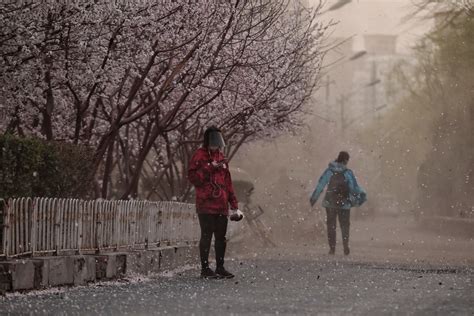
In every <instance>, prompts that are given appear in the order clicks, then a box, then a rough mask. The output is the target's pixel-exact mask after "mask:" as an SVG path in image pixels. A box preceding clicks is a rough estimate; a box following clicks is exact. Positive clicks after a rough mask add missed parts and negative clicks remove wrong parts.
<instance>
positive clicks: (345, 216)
mask: <svg viewBox="0 0 474 316" xmlns="http://www.w3.org/2000/svg"><path fill="white" fill-rule="evenodd" d="M337 217H339V224H340V225H341V232H342V244H343V245H344V249H346V248H349V228H350V225H351V210H344V209H339V208H326V220H327V226H328V242H329V248H331V250H333V249H335V248H336V221H337Z"/></svg>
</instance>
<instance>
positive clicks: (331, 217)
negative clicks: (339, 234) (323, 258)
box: [326, 208, 337, 255]
mask: <svg viewBox="0 0 474 316" xmlns="http://www.w3.org/2000/svg"><path fill="white" fill-rule="evenodd" d="M336 216H337V210H336V209H333V208H326V225H327V229H328V243H329V254H330V255H333V254H334V253H335V251H336Z"/></svg>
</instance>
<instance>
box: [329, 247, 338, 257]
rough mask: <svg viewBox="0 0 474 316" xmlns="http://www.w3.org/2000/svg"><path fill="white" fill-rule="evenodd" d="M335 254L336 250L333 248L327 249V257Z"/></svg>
mask: <svg viewBox="0 0 474 316" xmlns="http://www.w3.org/2000/svg"><path fill="white" fill-rule="evenodd" d="M335 253H336V249H334V248H331V249H329V252H328V254H329V255H332V256H333V255H334V254H335Z"/></svg>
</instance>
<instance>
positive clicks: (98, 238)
mask: <svg viewBox="0 0 474 316" xmlns="http://www.w3.org/2000/svg"><path fill="white" fill-rule="evenodd" d="M94 209H95V211H96V212H95V217H96V218H95V219H94V220H95V221H96V225H95V242H96V252H97V253H100V247H101V245H102V203H101V202H98V201H94Z"/></svg>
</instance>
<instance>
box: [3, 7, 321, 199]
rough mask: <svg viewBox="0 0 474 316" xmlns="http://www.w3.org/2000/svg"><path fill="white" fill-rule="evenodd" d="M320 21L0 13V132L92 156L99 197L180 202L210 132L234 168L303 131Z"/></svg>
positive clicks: (182, 12)
mask: <svg viewBox="0 0 474 316" xmlns="http://www.w3.org/2000/svg"><path fill="white" fill-rule="evenodd" d="M319 12H320V6H319V7H317V8H316V9H314V10H310V9H307V8H304V7H303V6H301V5H299V4H298V3H297V2H295V3H293V2H292V1H286V0H278V1H272V0H259V1H251V0H241V1H239V0H235V1H229V2H226V3H214V2H204V3H200V4H199V5H196V4H193V3H189V2H186V1H174V2H169V1H150V2H147V1H130V2H127V3H123V4H120V3H115V2H114V3H113V4H111V3H110V2H108V1H95V2H94V3H88V2H71V3H68V2H65V3H62V2H58V3H55V2H54V1H51V2H40V1H39V2H35V1H32V2H28V3H25V4H22V3H21V2H20V3H15V2H7V3H4V2H2V4H0V21H1V24H2V31H1V34H0V55H1V57H2V59H1V61H0V65H1V67H2V69H3V70H4V71H2V75H1V76H0V82H1V84H2V87H3V88H2V95H1V96H0V101H1V102H2V104H3V105H4V106H5V107H6V108H7V113H8V124H7V125H6V131H7V132H10V133H17V134H20V135H35V136H38V137H42V138H45V139H48V140H61V141H67V142H72V143H75V144H81V145H86V146H90V147H92V148H93V149H94V152H95V154H94V161H95V163H94V166H95V167H94V168H95V174H96V180H97V181H96V185H97V195H98V196H99V195H100V196H102V197H107V196H108V195H109V194H110V192H111V190H112V189H111V188H110V186H109V185H110V183H111V182H112V184H114V190H116V191H117V190H119V191H121V192H120V193H118V192H119V191H117V193H116V195H118V196H119V197H123V198H128V197H136V196H138V193H139V188H140V180H141V179H145V178H146V179H152V181H157V184H160V185H161V186H163V189H164V190H163V189H161V193H160V194H158V197H159V198H171V197H172V196H178V198H180V199H183V198H185V196H186V195H187V194H188V193H189V189H190V188H189V185H188V184H187V182H186V180H185V178H184V177H183V170H184V169H185V167H186V162H187V159H189V155H190V153H191V152H192V151H193V150H194V149H195V148H196V146H197V143H196V142H194V141H195V140H197V139H199V138H200V137H201V135H202V132H203V129H204V128H205V127H206V126H208V125H209V124H217V125H219V126H221V127H222V128H223V129H224V130H225V131H226V136H227V138H228V140H229V144H230V146H229V148H230V149H231V152H229V154H230V158H231V157H232V155H233V153H234V152H235V150H237V149H238V147H239V146H240V145H241V144H242V143H243V142H245V141H250V140H252V139H255V138H260V137H271V136H274V135H275V134H276V133H277V132H278V131H285V130H290V129H292V128H294V127H295V126H297V125H298V124H299V123H300V120H301V113H302V106H303V105H304V104H305V102H307V100H308V98H309V96H310V95H311V93H312V92H313V90H314V89H315V85H316V83H317V80H318V78H319V69H320V67H321V60H322V57H323V55H324V52H323V51H322V45H321V41H322V39H323V35H324V31H325V30H326V29H327V26H324V25H322V24H320V23H319V22H318V14H319ZM115 178H119V181H117V183H115V182H116V181H113V180H112V179H115ZM164 178H166V179H167V181H166V182H167V184H166V185H164V184H163V182H161V180H162V179H164ZM148 181H150V180H148ZM175 188H176V192H175ZM159 191H160V190H159ZM165 192H166V194H165Z"/></svg>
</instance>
